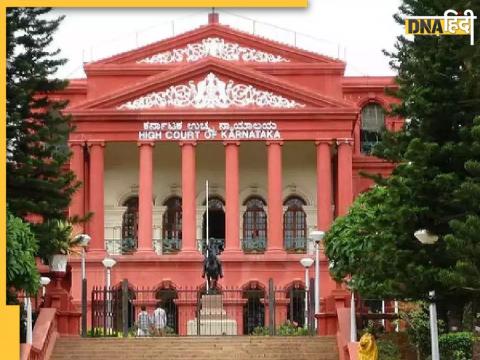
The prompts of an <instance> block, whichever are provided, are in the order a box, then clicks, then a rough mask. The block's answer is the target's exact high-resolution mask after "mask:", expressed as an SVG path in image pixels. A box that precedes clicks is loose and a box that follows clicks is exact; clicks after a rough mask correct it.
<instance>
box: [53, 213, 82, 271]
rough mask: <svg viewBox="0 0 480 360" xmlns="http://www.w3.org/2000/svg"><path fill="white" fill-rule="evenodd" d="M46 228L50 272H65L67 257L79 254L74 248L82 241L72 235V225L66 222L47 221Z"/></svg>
mask: <svg viewBox="0 0 480 360" xmlns="http://www.w3.org/2000/svg"><path fill="white" fill-rule="evenodd" d="M47 228H48V231H49V235H50V236H51V240H50V241H49V243H48V253H49V254H50V257H49V266H50V271H53V272H66V269H67V260H68V255H69V254H72V253H79V252H78V251H76V248H77V247H78V246H79V244H80V243H81V242H82V241H83V239H82V238H81V237H74V236H73V235H72V232H73V225H72V223H70V222H69V221H66V220H58V219H55V220H49V221H47Z"/></svg>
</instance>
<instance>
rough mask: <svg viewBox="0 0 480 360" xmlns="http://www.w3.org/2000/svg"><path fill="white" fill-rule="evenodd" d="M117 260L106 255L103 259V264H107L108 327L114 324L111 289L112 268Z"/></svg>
mask: <svg viewBox="0 0 480 360" xmlns="http://www.w3.org/2000/svg"><path fill="white" fill-rule="evenodd" d="M116 263H117V262H116V261H115V259H112V258H109V257H106V258H105V259H103V260H102V264H103V266H105V269H107V282H106V284H105V286H106V295H107V298H106V299H105V300H106V301H107V313H108V314H105V316H106V317H107V329H111V324H112V321H111V315H112V304H111V299H110V297H111V290H110V272H111V270H112V268H113V267H114V266H115V264H116ZM107 329H105V333H106V332H107V331H108V330H107Z"/></svg>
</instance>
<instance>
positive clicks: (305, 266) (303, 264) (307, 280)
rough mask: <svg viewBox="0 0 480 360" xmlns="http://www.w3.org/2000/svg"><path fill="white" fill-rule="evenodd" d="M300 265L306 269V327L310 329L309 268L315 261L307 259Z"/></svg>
mask: <svg viewBox="0 0 480 360" xmlns="http://www.w3.org/2000/svg"><path fill="white" fill-rule="evenodd" d="M300 264H302V266H303V267H304V268H305V324H304V327H305V328H306V329H307V328H308V289H309V279H308V268H309V267H310V266H312V265H313V259H311V258H309V257H305V258H303V259H301V260H300Z"/></svg>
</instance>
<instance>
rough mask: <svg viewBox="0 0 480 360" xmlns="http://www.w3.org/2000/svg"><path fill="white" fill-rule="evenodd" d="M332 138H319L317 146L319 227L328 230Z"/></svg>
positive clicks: (329, 221) (330, 208) (330, 198)
mask: <svg viewBox="0 0 480 360" xmlns="http://www.w3.org/2000/svg"><path fill="white" fill-rule="evenodd" d="M331 143H332V142H331V140H318V141H316V142H315V145H316V147H317V228H318V229H319V230H322V231H327V230H328V229H329V228H330V225H331V223H332V159H331V151H330V145H331Z"/></svg>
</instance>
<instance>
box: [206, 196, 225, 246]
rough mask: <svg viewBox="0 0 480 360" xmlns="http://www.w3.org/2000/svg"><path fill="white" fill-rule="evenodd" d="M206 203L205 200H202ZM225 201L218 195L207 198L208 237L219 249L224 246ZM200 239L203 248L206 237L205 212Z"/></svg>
mask: <svg viewBox="0 0 480 360" xmlns="http://www.w3.org/2000/svg"><path fill="white" fill-rule="evenodd" d="M203 205H206V201H204V202H203ZM224 207H225V201H223V199H222V198H220V197H219V196H212V197H211V198H209V199H208V239H210V240H209V241H213V242H214V243H215V246H216V247H217V249H218V250H219V251H223V249H224V248H225V210H224ZM202 239H203V240H202V241H203V247H204V250H205V249H206V246H207V245H206V239H207V212H206V211H205V212H204V213H203V220H202Z"/></svg>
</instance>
